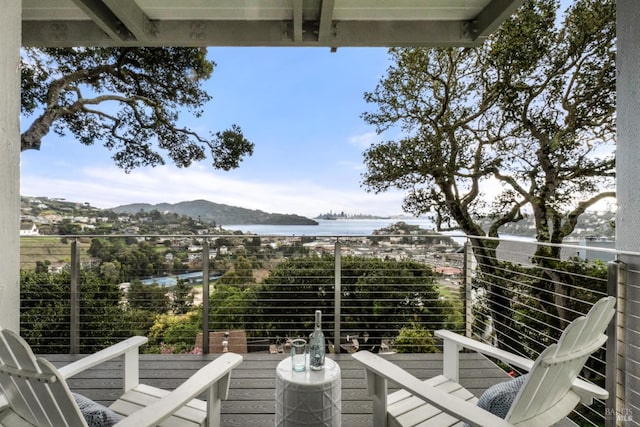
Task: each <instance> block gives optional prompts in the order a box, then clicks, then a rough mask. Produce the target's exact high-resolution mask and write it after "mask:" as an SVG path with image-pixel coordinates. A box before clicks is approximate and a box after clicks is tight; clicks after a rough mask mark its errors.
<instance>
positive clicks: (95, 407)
mask: <svg viewBox="0 0 640 427" xmlns="http://www.w3.org/2000/svg"><path fill="white" fill-rule="evenodd" d="M71 394H73V398H74V399H75V401H76V403H77V404H78V407H79V408H80V412H81V413H82V416H84V419H85V420H86V421H87V424H88V425H89V427H111V426H113V425H114V424H115V423H117V422H118V421H120V420H122V417H121V416H120V415H118V414H116V413H115V412H113V410H111V409H109V408H107V407H106V406H104V405H101V404H99V403H97V402H94V401H93V400H91V399H89V398H87V397H85V396H83V395H81V394H77V393H71Z"/></svg>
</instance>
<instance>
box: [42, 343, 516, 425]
mask: <svg viewBox="0 0 640 427" xmlns="http://www.w3.org/2000/svg"><path fill="white" fill-rule="evenodd" d="M44 357H45V358H47V359H48V360H50V361H51V362H52V363H54V365H56V366H63V365H65V364H67V363H69V362H71V361H73V360H77V359H79V358H80V357H82V356H78V355H48V356H44ZM216 357H217V355H150V354H149V355H147V354H144V355H141V356H140V382H141V383H144V384H149V385H152V386H156V387H160V388H164V389H168V390H171V389H174V388H175V387H177V386H178V385H179V384H181V383H182V382H183V381H184V380H185V379H186V378H188V377H189V376H190V375H191V374H193V373H194V372H196V371H197V370H198V369H199V368H201V367H202V366H204V365H205V364H206V363H207V362H208V361H210V360H213V359H215V358H216ZM284 357H286V356H285V355H283V354H275V355H274V354H266V353H248V354H245V355H244V361H243V363H242V364H241V365H240V366H239V367H237V368H236V369H235V370H234V371H233V374H232V377H231V385H230V390H229V399H228V400H227V401H224V402H223V403H222V425H223V426H230V427H231V426H245V427H246V426H269V425H273V424H274V422H275V385H276V365H277V364H278V362H279V361H280V360H282V359H283V358H284ZM328 357H331V358H332V359H334V360H335V361H336V362H338V364H339V365H340V368H341V370H342V425H343V426H344V427H361V426H362V427H364V426H371V425H372V424H373V422H372V415H371V411H372V404H371V400H370V398H369V396H368V394H367V390H366V380H365V376H364V369H363V368H362V367H361V366H360V365H359V364H358V363H357V362H356V361H354V360H353V359H352V358H351V356H350V355H348V354H339V355H333V354H332V355H329V356H328ZM385 357H388V358H389V359H390V360H392V361H394V362H395V363H397V364H398V365H399V366H402V367H403V368H405V369H407V370H408V371H409V372H411V373H412V374H413V375H415V376H417V377H418V378H420V379H426V378H430V377H433V376H436V375H439V374H440V373H442V353H435V354H393V355H388V356H385ZM121 367H122V361H121V360H114V361H110V362H107V363H105V364H103V365H100V366H97V367H95V368H92V369H90V370H88V371H86V372H83V373H81V374H79V375H77V376H76V377H74V378H71V379H70V380H69V386H70V387H71V389H72V391H75V392H78V393H81V394H84V395H85V396H87V397H89V398H91V399H94V400H96V401H99V402H101V403H103V404H107V405H109V404H110V403H111V402H113V401H114V400H116V399H117V398H118V397H119V396H120V394H121V393H122V371H121ZM460 376H461V378H460V383H461V384H462V385H463V386H465V387H467V388H468V389H469V391H471V392H472V393H473V394H475V395H476V396H479V395H480V394H481V393H482V392H483V391H484V390H485V389H486V388H487V387H489V386H490V385H492V384H495V383H497V382H499V381H503V380H505V379H506V378H508V377H507V375H506V374H505V373H504V372H503V371H501V370H500V369H498V368H497V367H496V366H495V365H494V364H493V363H491V362H490V361H489V360H487V359H486V358H484V357H483V356H481V355H479V354H476V353H461V354H460ZM390 389H391V390H394V389H395V385H393V384H390Z"/></svg>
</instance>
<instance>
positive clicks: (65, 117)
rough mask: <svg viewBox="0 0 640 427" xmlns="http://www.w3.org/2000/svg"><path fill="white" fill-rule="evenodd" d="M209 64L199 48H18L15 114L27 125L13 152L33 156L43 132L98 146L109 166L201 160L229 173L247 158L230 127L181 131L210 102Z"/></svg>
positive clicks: (244, 144) (247, 145) (246, 147)
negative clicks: (109, 157) (18, 108)
mask: <svg viewBox="0 0 640 427" xmlns="http://www.w3.org/2000/svg"><path fill="white" fill-rule="evenodd" d="M214 66H215V63H214V62H212V61H210V60H208V59H207V57H206V49H200V48H132V47H124V48H64V49H59V48H46V49H36V48H25V49H23V51H22V57H21V72H22V73H21V74H22V114H23V116H25V117H33V119H32V121H31V122H30V125H29V126H28V127H26V129H25V130H24V132H22V134H21V141H20V143H21V149H22V151H24V150H28V149H39V148H40V146H41V144H42V141H43V138H44V137H45V136H47V135H48V134H49V133H50V132H52V131H53V132H55V133H56V134H58V135H64V134H66V133H67V132H70V133H71V134H72V135H73V136H74V137H75V138H76V139H77V140H78V141H80V142H81V143H82V144H85V145H92V144H94V143H96V142H100V143H102V144H104V146H105V147H107V148H108V149H109V150H111V151H112V152H113V153H114V154H113V160H114V161H115V163H116V164H117V165H118V166H119V167H121V168H123V169H125V170H126V171H131V170H132V169H134V168H136V167H140V166H156V165H162V164H165V162H166V160H167V158H168V159H170V160H171V161H172V162H173V163H175V164H176V165H177V166H180V167H187V166H189V165H191V164H192V162H194V161H200V160H203V159H205V158H206V156H207V154H208V153H209V154H210V155H211V156H212V159H213V166H214V167H215V168H218V169H223V170H229V169H233V168H236V167H238V166H239V163H240V161H241V160H242V158H243V157H244V156H246V155H251V154H252V153H253V143H251V142H250V141H248V140H247V139H246V138H245V137H244V135H243V133H242V130H241V129H240V127H239V126H237V125H235V124H234V125H232V126H231V128H230V129H227V130H224V131H218V132H215V133H213V132H211V134H210V135H207V136H203V135H200V134H199V133H197V132H195V131H194V130H192V129H190V128H189V127H187V126H184V125H183V124H182V121H181V119H183V117H181V115H182V114H192V115H193V116H195V117H200V116H201V114H202V112H203V108H204V106H205V105H206V103H207V102H208V101H209V100H210V99H211V96H210V95H209V94H208V93H207V92H206V91H205V90H203V88H202V83H203V82H204V81H206V80H207V79H209V78H210V77H211V74H212V72H213V69H214Z"/></svg>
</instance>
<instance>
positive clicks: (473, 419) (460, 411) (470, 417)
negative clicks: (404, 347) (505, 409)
mask: <svg viewBox="0 0 640 427" xmlns="http://www.w3.org/2000/svg"><path fill="white" fill-rule="evenodd" d="M352 357H353V358H354V359H355V360H357V361H358V362H360V363H362V364H363V365H364V366H365V368H366V371H367V376H369V375H377V376H379V377H382V378H385V379H386V380H388V381H391V382H393V383H395V384H397V385H398V386H400V387H402V388H403V389H405V390H407V391H409V392H410V393H411V394H413V395H414V396H417V397H419V398H421V399H423V400H424V401H426V402H429V403H430V404H431V405H433V406H435V407H437V408H438V409H440V410H442V411H443V412H446V413H448V414H450V415H452V416H454V417H455V418H457V419H459V420H461V421H464V422H466V423H468V424H470V425H472V426H492V427H512V424H511V423H509V422H507V421H505V420H504V419H502V418H500V417H498V416H496V415H493V414H492V413H490V412H487V411H485V410H484V409H481V408H479V407H478V406H476V405H475V404H473V403H469V402H467V401H465V400H462V399H459V398H457V397H455V396H452V395H450V394H448V393H445V392H444V391H442V390H438V389H436V388H434V387H431V386H429V385H427V384H425V383H423V382H422V381H420V379H418V378H416V377H414V376H413V375H411V374H410V373H408V372H407V371H405V370H404V369H402V368H400V367H399V366H397V365H395V364H394V363H392V362H389V361H388V360H386V359H383V358H382V357H380V356H377V355H375V354H373V353H370V352H368V351H359V352H357V353H353V354H352ZM375 391H376V392H378V393H385V395H386V390H375ZM383 400H385V401H386V399H383Z"/></svg>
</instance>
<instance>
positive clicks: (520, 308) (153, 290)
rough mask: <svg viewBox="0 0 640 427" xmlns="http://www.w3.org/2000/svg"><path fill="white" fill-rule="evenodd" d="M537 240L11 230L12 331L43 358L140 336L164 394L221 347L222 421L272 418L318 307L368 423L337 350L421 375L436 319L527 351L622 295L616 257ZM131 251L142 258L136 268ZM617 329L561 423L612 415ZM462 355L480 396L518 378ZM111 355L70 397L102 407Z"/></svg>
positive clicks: (429, 367)
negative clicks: (600, 396)
mask: <svg viewBox="0 0 640 427" xmlns="http://www.w3.org/2000/svg"><path fill="white" fill-rule="evenodd" d="M489 240H491V239H489ZM476 242H477V241H476ZM536 248H537V246H536V244H535V243H534V242H525V241H517V240H507V239H503V240H500V244H499V245H498V250H497V251H496V252H495V254H494V255H495V258H492V259H489V258H487V257H486V255H483V256H482V257H481V256H479V255H478V254H477V253H475V252H474V249H475V248H474V243H473V242H472V241H470V240H467V239H466V238H465V237H464V236H442V235H409V234H402V235H385V236H332V237H326V236H318V237H313V236H252V235H244V236H243V235H230V236H229V235H225V236H58V237H28V238H27V237H24V238H22V255H21V260H22V292H21V334H22V335H23V336H24V337H25V338H26V339H27V340H28V341H29V342H30V344H31V345H32V346H33V347H34V349H35V351H36V352H37V353H39V354H43V355H46V357H47V358H48V359H49V360H51V361H52V362H54V364H57V365H64V364H66V363H68V362H69V361H72V360H75V359H77V358H79V357H80V354H81V353H90V352H93V351H95V350H97V349H99V348H102V347H104V346H106V345H108V344H110V343H112V342H115V341H117V340H119V339H122V338H125V337H127V336H129V335H132V334H142V335H146V336H148V337H149V338H150V344H149V345H148V346H147V350H146V351H148V352H149V353H148V354H144V355H142V359H141V365H142V366H141V379H142V380H143V381H144V382H145V383H148V384H151V385H156V386H158V387H162V388H168V389H171V388H174V387H175V386H176V385H177V384H179V383H180V382H181V381H182V380H183V379H184V378H186V377H188V376H189V375H190V374H192V373H193V372H195V371H196V370H197V369H198V368H199V367H201V366H203V365H204V364H205V363H206V362H207V361H208V360H211V359H212V358H215V357H216V356H217V354H219V353H220V352H222V351H225V350H229V351H236V352H241V353H244V357H245V361H244V362H243V363H242V364H241V365H240V367H239V368H237V369H236V370H234V373H233V376H232V382H231V389H230V399H229V400H228V401H226V402H224V403H223V406H222V412H223V425H229V426H233V425H242V426H247V425H270V424H273V421H274V412H275V403H274V397H275V391H274V389H275V367H276V365H277V363H278V362H279V361H280V360H282V359H283V358H284V357H287V343H288V340H289V339H290V338H294V337H297V336H305V335H307V334H308V333H309V332H310V331H311V329H312V324H313V311H314V310H315V309H321V310H322V312H323V328H324V330H325V335H326V337H327V340H328V349H329V352H330V354H329V357H331V358H333V359H334V360H336V361H337V362H338V363H339V364H340V366H341V368H342V388H343V390H342V412H343V425H344V426H368V425H371V420H372V414H371V408H372V406H371V401H370V399H369V397H368V395H367V392H366V381H365V378H364V371H363V369H362V368H360V367H359V366H358V365H356V362H354V361H352V360H351V357H350V355H349V354H348V353H349V352H352V351H356V350H358V349H361V348H367V349H371V348H373V349H374V350H376V351H381V352H383V353H386V355H385V357H388V358H390V359H392V360H394V361H395V362H396V363H397V364H399V365H400V366H402V367H404V368H405V369H408V370H409V371H410V372H412V373H413V374H414V375H416V376H418V377H420V378H423V379H424V378H428V377H431V376H434V375H436V374H438V373H440V372H441V370H442V353H441V352H440V350H441V348H440V343H439V342H437V341H435V340H433V339H432V337H431V332H432V331H433V330H436V329H441V328H446V329H453V330H456V331H457V332H459V333H462V334H465V335H468V336H473V337H475V338H477V339H480V340H483V341H487V342H490V343H492V344H495V345H500V346H502V347H504V348H505V349H507V350H509V351H513V352H517V353H519V354H522V355H524V356H527V357H530V358H535V357H536V355H537V354H538V353H539V351H540V350H541V349H542V348H544V347H545V346H546V345H548V344H550V343H552V342H553V341H554V340H555V339H557V337H558V336H559V334H560V331H561V330H562V329H563V327H564V326H565V325H566V323H567V322H568V321H570V320H572V319H573V318H575V317H577V316H579V315H580V314H583V313H585V312H586V311H587V310H588V309H589V307H590V305H591V303H592V302H593V301H595V300H597V299H598V298H600V297H602V296H604V295H616V296H618V297H619V301H621V300H623V296H622V295H617V289H618V288H619V287H620V285H621V284H622V283H624V281H625V279H626V274H625V266H624V265H623V264H622V263H620V262H608V263H604V262H602V261H598V260H596V259H595V258H596V257H597V258H600V259H603V258H604V259H614V260H615V259H616V257H617V254H616V253H615V251H613V250H610V249H598V250H597V251H596V252H594V249H593V247H591V246H589V247H586V246H584V247H583V246H579V245H561V246H558V248H559V249H560V253H561V259H562V261H561V262H558V263H556V265H557V267H556V268H549V267H545V268H540V267H539V266H538V265H534V264H533V263H532V259H533V256H534V252H535V250H536ZM145 253H146V254H147V256H149V257H151V256H152V255H153V254H155V255H153V256H155V258H154V259H147V260H143V261H141V260H140V257H141V256H142V254H145ZM625 255H627V256H629V255H631V254H625ZM109 257H111V258H109ZM585 258H586V259H585ZM589 258H591V259H589ZM105 259H109V260H108V261H104V260H105ZM127 259H129V260H130V261H131V262H130V264H127V263H126V260H127ZM133 260H137V261H135V262H134V261H133ZM158 260H160V261H158ZM136 262H137V263H136ZM484 263H491V264H492V265H495V266H498V268H494V269H487V268H483V264H484ZM49 271H51V272H55V273H50V272H49ZM205 277H209V278H210V286H203V283H202V282H203V281H205V280H203V278H205ZM178 284H180V286H178V287H176V285H178ZM190 291H193V292H194V300H193V303H192V304H189V303H188V302H189V301H190V300H189V298H188V297H187V295H188V294H187V292H190ZM163 301H164V302H163ZM163 304H164V305H163ZM154 310H155V311H154ZM204 313H206V315H205V314H204ZM619 328H620V326H619V325H618V327H616V325H612V326H611V327H610V330H609V334H608V335H609V337H610V339H609V342H608V343H607V344H606V346H605V348H603V349H602V350H601V351H600V352H598V353H597V354H596V355H595V357H592V358H591V359H590V360H589V362H588V363H587V366H586V368H585V370H584V371H583V372H582V377H583V379H586V380H588V381H592V382H595V383H597V384H598V385H601V386H606V387H607V389H608V390H609V391H610V395H611V397H610V399H609V400H608V401H607V402H604V401H603V402H596V403H595V404H594V405H592V406H590V407H579V408H578V409H577V410H576V411H575V412H574V414H572V416H571V422H573V423H576V424H579V425H593V426H595V425H615V423H616V418H618V421H619V420H620V416H621V415H624V414H623V412H622V411H618V410H617V409H616V408H621V407H624V404H621V403H620V400H621V399H622V398H623V397H624V394H625V388H624V386H623V385H621V384H620V382H619V381H618V380H617V376H618V372H619V369H620V364H622V363H624V359H623V357H621V355H618V354H616V352H615V350H616V348H617V347H618V346H617V345H616V340H617V339H618V338H617V334H618V333H619V331H620V329H619ZM462 360H463V362H462V364H463V365H464V366H463V369H462V371H461V376H462V378H461V383H462V384H463V385H465V386H466V387H468V388H470V390H471V391H472V392H474V393H476V394H478V395H479V394H481V393H482V391H484V389H486V388H487V387H488V386H490V385H492V384H495V383H496V382H499V381H502V380H504V379H505V378H508V376H509V374H510V373H511V374H512V375H513V374H518V372H516V370H515V369H513V368H512V367H509V366H498V365H496V364H495V363H493V362H492V361H490V360H488V359H486V358H484V357H482V356H479V355H477V354H475V353H465V354H463V355H462ZM118 363H119V362H113V364H111V365H107V366H101V367H98V368H94V369H93V370H90V371H88V372H87V373H86V374H84V375H83V376H80V377H77V378H74V379H73V380H72V381H71V382H70V386H71V388H72V390H73V391H77V392H80V393H82V394H85V395H86V396H88V397H91V398H93V399H95V400H98V401H100V402H102V403H110V402H111V401H113V400H114V399H115V398H116V397H117V396H118V393H119V390H120V388H121V379H119V378H118V375H119V374H118V370H117V369H116V368H117V365H118ZM512 371H513V372H512ZM616 402H618V403H616ZM571 422H570V421H567V423H568V424H569V425H570V424H571Z"/></svg>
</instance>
